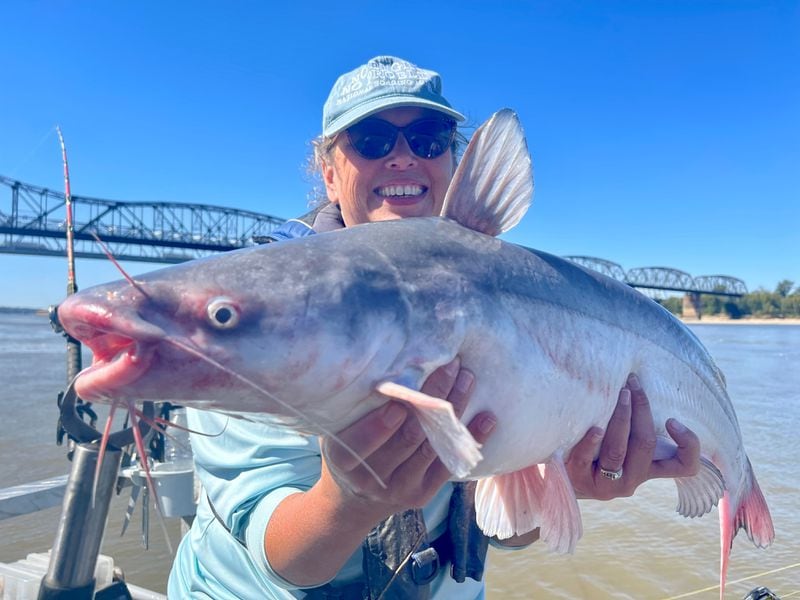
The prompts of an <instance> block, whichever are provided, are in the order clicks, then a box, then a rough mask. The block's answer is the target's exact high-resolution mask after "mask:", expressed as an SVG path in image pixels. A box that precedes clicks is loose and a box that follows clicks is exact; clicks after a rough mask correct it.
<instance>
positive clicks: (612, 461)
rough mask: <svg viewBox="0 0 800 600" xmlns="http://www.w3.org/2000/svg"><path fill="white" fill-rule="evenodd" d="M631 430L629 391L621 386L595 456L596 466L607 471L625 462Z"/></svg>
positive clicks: (617, 468)
mask: <svg viewBox="0 0 800 600" xmlns="http://www.w3.org/2000/svg"><path fill="white" fill-rule="evenodd" d="M630 430H631V392H630V390H629V389H628V388H622V390H620V392H619V396H618V398H617V406H616V408H614V413H613V414H612V415H611V419H610V420H609V421H608V426H607V427H606V435H605V437H604V438H603V441H602V443H601V445H600V453H599V455H598V457H597V464H598V466H600V467H602V468H603V469H605V470H607V471H619V470H620V469H621V468H622V467H623V465H624V464H625V455H626V453H627V449H628V439H629V437H630Z"/></svg>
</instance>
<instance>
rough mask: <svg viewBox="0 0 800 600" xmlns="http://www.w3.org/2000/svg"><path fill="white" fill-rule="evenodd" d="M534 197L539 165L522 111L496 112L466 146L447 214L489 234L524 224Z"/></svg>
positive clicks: (452, 184) (448, 198) (444, 211)
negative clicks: (535, 170)
mask: <svg viewBox="0 0 800 600" xmlns="http://www.w3.org/2000/svg"><path fill="white" fill-rule="evenodd" d="M532 199H533V166H532V164H531V157H530V154H529V153H528V145H527V143H526V142H525V134H524V132H523V131H522V125H520V122H519V118H518V117H517V113H515V112H514V111H513V110H511V109H509V108H504V109H503V110H501V111H498V112H496V113H495V114H494V115H492V117H491V118H490V119H489V120H488V121H486V122H485V123H484V124H483V125H481V126H480V127H479V128H478V129H477V131H475V133H474V135H473V136H472V139H471V140H470V142H469V145H468V146H467V149H466V150H465V151H464V156H463V157H462V158H461V163H460V164H459V165H458V168H457V169H456V172H455V174H454V175H453V179H452V181H451V182H450V187H449V188H448V189H447V195H446V196H445V199H444V207H443V208H442V216H443V217H447V218H449V219H453V220H454V221H456V222H457V223H459V224H461V225H463V226H464V227H468V228H470V229H473V230H475V231H479V232H481V233H485V234H487V235H493V236H494V235H499V234H501V233H503V232H504V231H508V230H509V229H511V228H512V227H514V226H515V225H516V224H517V223H519V221H520V219H522V217H523V216H524V215H525V213H526V212H527V210H528V207H529V206H530V204H531V200H532Z"/></svg>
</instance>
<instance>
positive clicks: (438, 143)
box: [347, 119, 456, 160]
mask: <svg viewBox="0 0 800 600" xmlns="http://www.w3.org/2000/svg"><path fill="white" fill-rule="evenodd" d="M401 133H402V134H403V137H405V138H406V142H407V143H408V147H409V148H411V151H412V152H413V153H414V154H415V155H417V156H418V157H420V158H426V159H432V158H437V157H439V156H441V155H442V154H444V153H445V152H447V150H448V148H450V146H452V144H453V140H454V139H455V137H456V123H455V121H451V120H448V119H418V120H417V121H412V122H411V123H409V124H408V125H406V126H405V127H398V126H397V125H394V124H393V123H389V121H384V120H383V119H364V120H363V121H359V122H358V123H356V124H355V125H353V126H352V127H349V128H348V129H347V137H348V139H349V140H350V145H351V146H352V147H353V149H354V150H355V151H356V152H357V153H358V154H359V155H360V156H361V157H363V158H366V159H368V160H377V159H379V158H383V157H384V156H388V154H389V153H390V152H391V151H392V148H394V145H395V144H396V143H397V138H398V136H399V135H400V134H401Z"/></svg>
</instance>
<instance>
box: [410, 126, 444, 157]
mask: <svg viewBox="0 0 800 600" xmlns="http://www.w3.org/2000/svg"><path fill="white" fill-rule="evenodd" d="M404 133H405V136H406V140H408V145H409V147H410V148H411V151H412V152H413V153H414V154H416V155H417V156H419V157H420V158H437V157H439V156H441V155H442V154H444V153H445V152H447V149H448V148H450V146H451V145H452V143H453V138H454V137H455V134H456V124H455V123H454V122H453V121H445V120H443V119H427V120H423V121H416V122H414V123H412V124H411V125H409V126H408V127H407V128H406V130H405V132H404Z"/></svg>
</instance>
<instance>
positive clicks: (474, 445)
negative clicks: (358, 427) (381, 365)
mask: <svg viewBox="0 0 800 600" xmlns="http://www.w3.org/2000/svg"><path fill="white" fill-rule="evenodd" d="M376 389H377V391H379V392H380V393H381V394H383V395H385V396H388V397H390V398H392V399H393V400H397V401H399V402H404V403H405V404H408V405H409V406H411V407H412V408H413V409H414V414H415V415H416V416H417V419H418V420H419V423H420V425H421V426H422V429H423V431H425V435H426V436H427V438H428V441H429V442H430V443H431V446H432V447H433V449H434V450H435V451H436V454H437V455H438V456H439V459H440V460H441V461H442V463H443V464H444V466H445V467H447V470H448V471H450V472H451V473H452V474H453V475H454V476H456V477H458V478H465V477H467V476H468V475H469V473H470V472H471V471H472V469H474V468H475V465H477V464H478V462H480V460H481V459H482V458H483V456H482V455H481V451H480V447H481V445H480V444H479V443H478V442H477V441H475V438H473V437H472V434H471V433H470V432H469V429H467V428H466V427H465V426H464V424H463V423H462V422H461V421H459V420H458V419H457V418H456V414H455V412H454V411H453V405H452V404H450V403H449V402H447V401H446V400H442V399H440V398H434V397H433V396H429V395H428V394H424V393H422V392H419V391H417V390H412V389H411V388H409V387H407V386H404V385H401V384H399V383H395V382H393V381H384V382H383V383H380V384H378V386H377V387H376Z"/></svg>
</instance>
